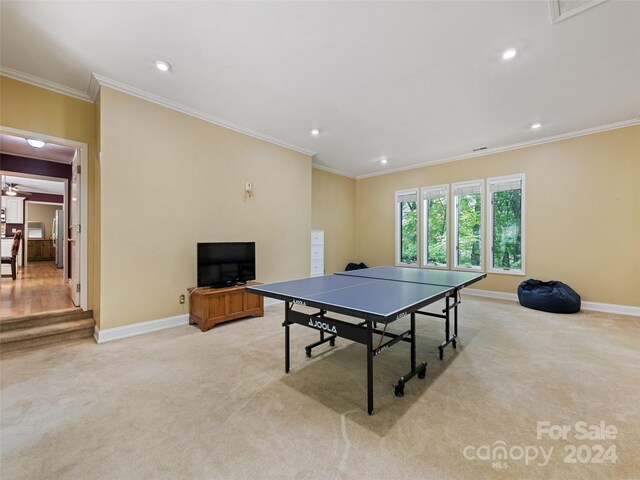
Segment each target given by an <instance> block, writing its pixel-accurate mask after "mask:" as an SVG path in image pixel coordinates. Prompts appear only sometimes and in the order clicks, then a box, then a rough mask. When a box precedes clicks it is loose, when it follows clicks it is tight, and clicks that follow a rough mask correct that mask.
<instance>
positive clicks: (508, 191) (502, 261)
mask: <svg viewBox="0 0 640 480" xmlns="http://www.w3.org/2000/svg"><path fill="white" fill-rule="evenodd" d="M487 186H488V190H489V198H488V202H489V206H490V209H489V217H488V221H489V232H488V237H487V243H488V247H489V248H488V249H487V254H488V259H489V261H488V264H489V270H490V271H492V272H494V273H512V274H520V275H523V274H524V223H523V220H524V215H523V212H524V195H523V192H524V175H522V174H521V175H513V176H510V177H497V178H489V179H488V180H487Z"/></svg>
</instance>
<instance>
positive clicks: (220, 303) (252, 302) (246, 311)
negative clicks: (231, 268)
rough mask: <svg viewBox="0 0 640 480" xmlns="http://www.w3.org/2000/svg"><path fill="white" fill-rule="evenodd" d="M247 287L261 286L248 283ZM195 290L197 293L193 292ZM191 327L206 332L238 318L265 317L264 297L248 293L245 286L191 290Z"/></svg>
mask: <svg viewBox="0 0 640 480" xmlns="http://www.w3.org/2000/svg"><path fill="white" fill-rule="evenodd" d="M247 285H260V284H259V283H258V282H248V283H247ZM193 290H195V291H193ZM189 291H190V292H192V293H191V296H190V297H189V325H193V324H196V325H198V326H199V327H200V330H202V331H203V332H206V331H207V330H209V329H211V328H213V327H214V326H215V325H217V324H218V323H222V322H228V321H229V320H236V319H238V318H244V317H249V316H251V315H255V316H256V317H262V316H264V304H263V297H262V296H260V295H254V294H252V293H247V292H246V290H245V285H239V286H236V287H225V288H202V289H200V288H198V289H194V288H190V289H189Z"/></svg>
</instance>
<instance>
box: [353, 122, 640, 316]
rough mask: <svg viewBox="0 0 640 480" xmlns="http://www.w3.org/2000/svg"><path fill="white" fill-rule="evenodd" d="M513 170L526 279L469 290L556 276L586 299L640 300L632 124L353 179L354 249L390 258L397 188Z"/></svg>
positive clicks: (493, 278) (637, 164) (636, 138)
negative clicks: (519, 186) (521, 180)
mask: <svg viewBox="0 0 640 480" xmlns="http://www.w3.org/2000/svg"><path fill="white" fill-rule="evenodd" d="M514 173H524V174H525V175H526V207H525V208H526V223H525V229H526V231H525V241H526V272H525V276H512V275H499V274H490V275H488V277H487V279H485V280H483V281H482V282H481V283H479V284H478V285H477V287H478V288H480V289H483V290H494V291H499V292H510V293H515V292H516V287H517V285H518V283H520V282H521V281H522V280H523V279H526V278H538V279H544V280H550V279H555V280H562V281H564V282H566V283H568V284H569V285H571V286H572V287H573V288H574V289H575V290H576V291H578V293H580V294H581V295H582V299H583V300H584V301H592V302H603V303H612V304H619V305H632V306H638V305H640V276H638V272H640V187H639V186H638V182H639V181H640V126H633V127H627V128H622V129H617V130H612V131H608V132H602V133H597V134H593V135H588V136H582V137H576V138H572V139H568V140H562V141H557V142H553V143H547V144H543V145H538V146H533V147H528V148H522V149H518V150H513V151H509V152H504V153H498V154H493V155H487V156H483V157H476V158H472V159H467V160H462V161H457V162H451V163H444V164H440V165H434V166H429V167H424V168H418V169H413V170H406V171H403V172H398V173H393V174H388V175H382V176H376V177H370V178H364V179H359V180H358V181H357V182H356V214H357V215H356V218H357V220H356V249H355V251H356V252H357V254H358V256H359V257H360V258H362V260H363V261H364V262H366V263H369V264H371V265H392V264H393V263H394V248H395V247H394V241H395V240H394V192H395V191H396V190H401V189H405V188H412V187H422V186H429V185H436V184H441V183H452V182H458V181H464V180H474V179H480V178H482V179H486V178H488V177H494V176H501V175H509V174H514ZM485 188H486V185H485ZM485 222H486V215H485ZM485 230H486V229H485ZM485 237H486V231H485ZM485 257H486V254H485ZM485 261H486V258H485Z"/></svg>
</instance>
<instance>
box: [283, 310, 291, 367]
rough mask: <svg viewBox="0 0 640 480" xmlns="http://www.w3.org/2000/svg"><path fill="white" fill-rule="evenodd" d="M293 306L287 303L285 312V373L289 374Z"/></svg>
mask: <svg viewBox="0 0 640 480" xmlns="http://www.w3.org/2000/svg"><path fill="white" fill-rule="evenodd" d="M291 308H292V304H291V303H289V302H287V303H286V304H285V310H284V371H285V373H289V350H290V346H289V310H291Z"/></svg>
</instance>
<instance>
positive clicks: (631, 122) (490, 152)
mask: <svg viewBox="0 0 640 480" xmlns="http://www.w3.org/2000/svg"><path fill="white" fill-rule="evenodd" d="M633 125H640V117H638V118H632V119H631V120H624V121H622V122H616V123H609V124H607V125H600V126H598V127H592V128H587V129H584V130H578V131H575V132H569V133H562V134H560V135H554V136H551V137H545V138H540V139H538V140H532V141H530V142H522V143H514V144H512V145H505V146H504V147H495V148H489V149H487V150H482V152H477V153H472V154H466V153H465V154H463V155H456V156H454V157H447V158H442V159H438V160H432V161H428V162H422V163H418V164H414V165H408V166H406V167H399V168H394V169H393V170H385V171H384V172H376V173H368V174H364V175H357V176H356V177H355V178H356V180H360V179H363V178H369V177H378V176H380V175H389V174H392V173H398V172H404V171H406V170H415V169H418V168H424V167H429V166H432V165H439V164H441V163H449V162H457V161H459V160H467V159H470V158H476V157H485V156H487V155H493V154H495V153H502V152H508V151H510V150H519V149H521V148H527V147H533V146H535V145H543V144H545V143H553V142H558V141H561V140H568V139H570V138H575V137H582V136H584V135H592V134H594V133H600V132H606V131H608V130H616V129H618V128H625V127H631V126H633Z"/></svg>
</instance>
